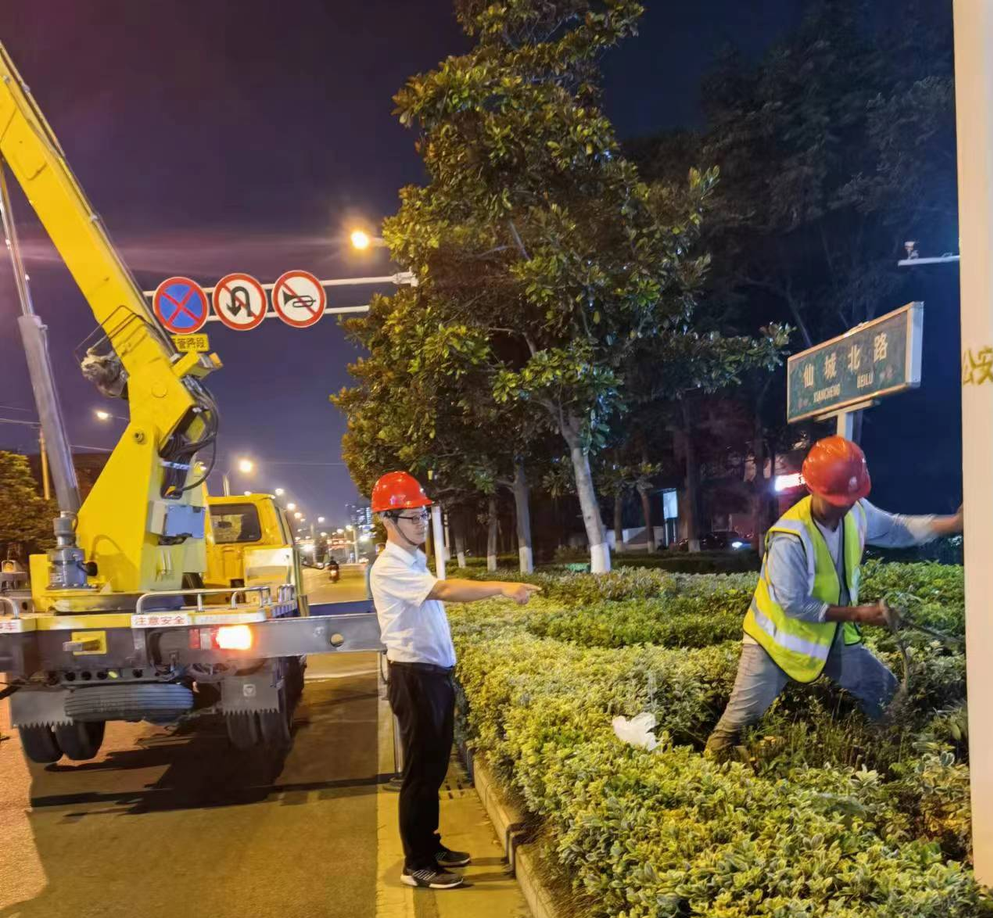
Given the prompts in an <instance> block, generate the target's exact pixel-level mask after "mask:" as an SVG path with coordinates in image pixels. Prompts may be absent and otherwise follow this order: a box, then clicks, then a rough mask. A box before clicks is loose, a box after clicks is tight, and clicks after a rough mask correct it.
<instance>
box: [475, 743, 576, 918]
mask: <svg viewBox="0 0 993 918" xmlns="http://www.w3.org/2000/svg"><path fill="white" fill-rule="evenodd" d="M460 751H462V753H463V758H464V760H465V762H466V767H467V769H468V771H469V775H470V778H471V779H472V782H473V786H474V787H475V788H476V793H477V794H478V795H479V799H480V801H481V802H482V804H483V808H484V809H485V810H486V815H487V816H488V817H489V820H490V822H491V823H492V824H493V828H494V830H495V831H496V833H497V837H498V838H499V839H500V841H501V843H502V844H503V846H504V852H505V853H506V856H507V861H508V862H509V864H510V870H511V873H513V875H514V877H515V878H516V879H517V885H518V886H520V888H521V892H522V893H523V895H524V898H525V900H526V901H527V904H528V907H529V908H530V909H531V914H532V915H533V916H534V918H563V913H562V912H561V911H560V910H559V909H558V908H557V907H556V906H555V902H554V899H553V897H552V894H551V892H550V891H549V889H548V887H546V886H545V884H544V883H543V882H542V880H541V877H540V875H539V873H538V870H537V851H536V850H535V846H534V845H533V844H529V843H528V841H527V828H526V826H527V823H526V821H525V819H524V817H523V815H522V814H521V813H520V812H518V811H517V810H516V809H515V808H514V807H512V806H510V805H509V804H507V803H506V802H504V801H503V800H502V799H501V797H500V794H499V786H498V785H497V783H496V781H494V779H493V776H492V775H491V774H490V772H489V770H488V769H487V767H486V765H485V763H484V762H482V761H480V760H479V759H478V758H477V757H475V756H473V755H472V754H471V753H469V752H467V751H466V750H464V749H463V750H460Z"/></svg>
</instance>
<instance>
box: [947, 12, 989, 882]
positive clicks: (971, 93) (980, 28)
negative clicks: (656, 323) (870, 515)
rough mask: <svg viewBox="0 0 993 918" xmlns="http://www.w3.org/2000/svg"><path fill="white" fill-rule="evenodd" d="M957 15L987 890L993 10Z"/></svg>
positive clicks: (972, 650)
mask: <svg viewBox="0 0 993 918" xmlns="http://www.w3.org/2000/svg"><path fill="white" fill-rule="evenodd" d="M954 17H955V107H956V119H957V136H958V189H959V194H958V198H959V236H960V241H961V262H960V276H961V284H962V291H961V298H962V302H961V310H962V354H961V360H962V471H963V483H964V489H965V500H966V504H967V506H968V510H967V513H966V515H965V605H966V657H967V680H968V697H969V763H970V772H971V795H972V839H973V856H974V862H975V873H976V879H977V880H979V882H981V883H983V884H986V885H993V729H991V727H993V724H991V721H990V708H991V702H993V666H991V665H990V659H989V654H990V649H991V648H993V614H991V613H990V609H989V604H990V597H993V564H990V558H991V557H993V4H991V3H990V2H989V0H955V2H954ZM958 356H959V355H956V359H957V358H958ZM949 358H951V355H949Z"/></svg>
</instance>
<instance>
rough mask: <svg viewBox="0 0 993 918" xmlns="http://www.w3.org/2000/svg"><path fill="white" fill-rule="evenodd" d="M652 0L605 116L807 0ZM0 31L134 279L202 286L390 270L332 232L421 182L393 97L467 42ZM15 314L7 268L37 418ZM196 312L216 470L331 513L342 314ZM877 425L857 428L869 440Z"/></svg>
mask: <svg viewBox="0 0 993 918" xmlns="http://www.w3.org/2000/svg"><path fill="white" fill-rule="evenodd" d="M647 6H648V12H647V14H646V16H645V18H644V20H643V23H642V29H641V32H642V34H641V37H640V38H638V39H635V40H632V41H630V42H628V43H626V44H625V45H623V46H622V48H621V49H620V50H619V51H617V52H614V54H612V55H611V56H609V57H608V58H607V59H606V62H605V73H606V107H607V112H608V114H609V115H610V116H611V117H612V118H613V119H614V122H615V124H616V125H617V128H618V132H619V134H620V136H621V137H624V138H626V137H632V136H637V135H640V134H646V133H652V132H654V131H656V130H658V129H661V128H668V127H675V126H681V125H694V124H696V123H697V122H698V120H699V118H700V107H699V81H700V76H701V75H702V73H703V72H704V71H705V70H706V69H707V67H708V65H709V63H710V61H711V59H712V56H713V54H714V52H715V51H716V50H717V49H718V48H719V47H720V46H721V45H722V44H723V43H725V42H727V41H733V42H734V43H735V44H737V45H738V46H739V47H741V48H742V49H743V50H745V51H746V52H747V53H749V54H756V53H758V52H759V51H761V49H762V48H764V47H765V46H766V45H767V44H768V43H769V42H770V41H772V40H773V39H774V38H775V37H776V36H777V35H778V34H779V33H780V32H781V31H782V30H783V29H785V28H787V27H789V26H791V25H793V24H795V22H796V20H797V17H798V16H799V15H800V13H799V9H800V7H801V6H802V4H800V3H796V2H789V0H763V2H752V3H749V4H741V3H737V2H731V0H720V2H717V0H714V2H701V3H696V4H683V3H678V4H677V3H671V2H662V0H655V2H652V0H648V2H647ZM0 40H2V41H3V43H4V44H5V45H6V47H7V49H8V51H9V52H10V54H11V55H12V57H13V59H14V61H15V63H16V64H17V66H18V68H19V69H20V71H21V73H22V75H23V76H24V78H25V79H26V80H27V82H28V83H29V85H30V86H31V88H32V90H33V92H34V94H35V96H36V98H37V99H38V101H39V103H40V105H41V107H42V109H43V111H44V112H45V114H46V115H47V117H48V120H49V121H50V123H51V124H52V126H53V128H54V130H55V132H56V134H57V135H58V137H59V139H60V141H61V142H62V145H63V147H64V148H65V150H66V153H67V156H68V158H69V161H70V164H71V165H72V167H73V169H74V171H75V172H76V174H77V176H78V177H79V179H80V181H81V183H82V185H83V187H84V188H85V189H86V192H87V194H88V196H89V197H90V199H91V201H92V202H93V204H94V206H95V208H96V209H97V211H99V212H100V213H101V215H102V216H103V218H104V221H105V223H106V225H107V227H108V229H109V231H110V233H111V235H112V237H113V238H114V240H115V242H116V243H117V245H118V247H119V249H120V250H121V252H122V254H123V256H124V258H125V260H126V261H127V263H128V265H129V266H130V267H131V269H132V270H133V271H134V273H135V274H136V276H137V278H138V281H139V283H140V284H141V285H142V287H143V288H144V289H152V288H154V287H155V286H156V285H157V284H158V283H159V281H161V280H162V279H164V278H165V277H167V276H169V275H172V274H185V275H189V276H191V277H193V278H195V279H196V280H198V281H200V282H202V283H204V284H205V285H212V284H213V283H214V281H216V280H217V279H218V278H219V277H220V276H221V275H222V274H226V273H229V272H234V271H242V272H247V273H250V274H254V275H255V276H257V277H258V278H259V279H260V280H262V281H264V282H265V281H273V280H275V278H276V277H277V276H278V275H279V274H280V273H282V272H283V271H285V270H289V269H291V268H302V269H304V270H308V271H311V272H313V273H314V274H317V275H318V276H320V277H347V276H360V275H370V274H388V273H392V272H393V270H394V269H392V268H391V267H390V265H389V263H388V260H387V258H386V256H385V255H384V254H383V253H382V251H380V252H373V253H371V254H367V255H358V254H356V253H353V252H351V251H350V249H349V247H348V246H347V244H346V242H345V239H346V234H345V230H346V228H348V227H349V226H351V225H352V224H354V223H355V222H356V221H362V222H365V223H366V224H368V225H369V226H370V227H375V226H377V224H378V222H379V220H381V219H382V217H383V216H386V215H388V214H391V213H393V212H394V211H395V209H396V207H397V190H398V189H399V188H400V187H401V186H402V185H404V184H408V183H411V182H418V181H420V180H421V179H422V173H421V169H420V164H419V161H418V158H417V157H416V155H415V152H414V149H413V143H414V134H413V133H412V132H410V131H408V130H406V129H404V128H402V127H400V125H399V124H398V122H397V121H396V119H395V118H394V117H393V116H392V115H391V110H392V107H393V103H392V101H391V96H392V95H393V93H395V92H396V90H397V89H398V88H399V87H400V86H401V85H402V84H403V82H404V80H405V79H406V78H407V77H408V76H409V75H411V74H413V73H416V72H418V71H423V70H427V69H430V68H431V67H432V66H434V65H435V64H436V63H437V62H438V61H439V60H440V59H442V58H443V57H445V56H446V55H448V54H457V53H460V52H462V51H464V50H465V49H466V48H467V39H466V38H465V37H464V36H463V35H462V33H461V32H460V30H459V29H458V27H457V25H456V23H455V20H454V16H453V14H452V10H451V6H450V4H449V3H448V2H444V0H431V2H415V3H412V2H401V0H362V2H352V0H323V2H322V0H292V2H285V0H284V2H282V3H277V2H275V0H239V2H234V0H226V2H225V0H209V2H205V0H169V2H167V3H150V2H135V0H86V2H85V3H80V2H79V0H5V2H4V3H3V4H2V7H0ZM687 165H689V164H687ZM18 215H19V218H20V224H21V227H22V235H23V236H24V237H25V241H26V248H27V250H28V253H29V255H30V263H29V268H30V270H31V274H32V283H33V293H34V299H35V305H36V308H37V310H38V312H39V313H40V314H41V315H42V317H43V318H44V319H45V320H46V321H47V322H48V324H49V326H50V328H51V339H50V340H51V349H52V359H53V364H54V366H55V370H56V375H57V379H58V384H59V390H60V392H61V394H62V397H63V400H64V406H65V408H66V414H67V418H68V425H69V432H70V439H71V441H72V442H73V443H74V444H78V445H83V446H93V447H103V448H109V447H111V446H112V445H113V442H114V441H115V439H116V435H117V434H119V432H120V430H121V428H122V426H123V425H121V424H120V423H119V422H114V423H115V424H116V425H117V426H116V429H115V428H114V427H113V426H112V425H107V424H105V423H101V422H100V421H98V420H96V419H95V417H94V414H93V411H94V409H95V408H98V407H104V408H106V409H107V410H109V411H111V412H116V413H117V414H126V412H125V411H123V410H121V409H122V408H123V407H124V406H123V405H121V404H120V403H113V402H107V401H106V400H104V399H102V397H101V396H100V395H99V394H98V393H97V392H96V391H95V390H94V389H93V388H92V387H91V386H90V385H89V384H88V383H86V382H85V381H84V380H83V379H82V377H81V375H80V374H79V372H78V370H77V369H76V367H75V366H74V363H73V359H72V350H73V348H74V346H75V345H76V344H77V343H78V342H79V341H81V340H82V339H83V338H84V337H85V336H86V335H88V334H89V333H90V332H91V331H92V329H93V326H94V320H93V317H92V315H91V314H90V312H89V310H88V308H87V306H86V304H85V302H84V301H83V299H82V297H81V296H80V294H79V292H78V290H77V289H76V288H75V286H74V285H73V283H72V281H71V278H70V277H69V275H68V272H67V271H66V270H65V268H64V267H63V266H62V265H61V263H60V261H59V259H58V257H57V255H56V253H55V251H54V249H52V248H51V246H50V245H49V244H48V243H47V240H46V239H45V238H44V236H43V234H42V233H41V231H40V230H39V229H38V228H37V225H36V223H35V221H34V218H33V214H31V213H30V212H29V210H28V208H27V205H26V204H24V203H23V202H22V203H21V206H20V209H19V214H18ZM371 289H374V288H369V287H351V288H347V287H346V288H337V289H334V288H332V291H331V295H330V298H329V304H330V305H339V306H348V305H359V304H362V303H365V302H366V301H367V298H368V295H369V293H370V292H371ZM894 305H900V304H894ZM17 311H18V305H17V301H16V296H15V291H14V287H13V284H12V282H11V278H10V272H9V268H8V266H7V265H6V264H4V265H3V267H2V268H0V320H2V321H3V323H4V328H5V331H4V332H3V335H2V339H0V340H2V350H0V405H3V406H5V407H4V408H0V416H3V417H15V418H16V417H29V416H30V415H29V414H28V413H21V412H17V411H14V410H11V409H13V408H22V409H32V408H33V405H32V400H31V394H30V386H29V383H28V379H27V371H26V367H25V364H24V360H23V356H22V354H21V350H20V343H19V340H18V337H17V334H16V330H15V325H14V318H15V316H16V314H17ZM205 330H206V331H208V333H209V334H210V337H211V344H212V346H213V348H214V349H215V350H216V351H217V352H218V353H219V354H220V356H221V357H222V359H223V361H224V364H225V366H224V369H223V370H222V371H220V372H218V373H215V374H214V375H212V376H211V377H210V379H209V382H208V384H209V386H210V388H211V390H212V391H213V393H214V395H215V396H216V397H217V399H218V401H219V403H220V407H221V411H222V426H221V436H220V449H219V467H220V466H223V465H225V464H227V463H230V462H232V461H234V459H235V458H236V457H240V456H250V457H252V458H254V459H255V460H257V461H258V463H259V471H258V473H257V474H256V475H255V476H254V477H253V478H252V479H251V480H248V479H244V478H241V477H239V476H237V475H235V477H234V479H233V485H234V487H236V488H237V489H238V490H243V489H245V488H248V487H256V488H258V489H264V490H272V489H274V488H276V487H284V488H286V489H287V491H288V492H289V493H291V494H292V495H293V496H294V498H295V499H297V502H298V503H300V504H301V505H303V506H304V507H305V509H306V510H307V511H308V515H312V516H317V515H318V514H321V515H325V516H327V517H329V518H330V519H331V520H334V521H338V520H340V519H341V518H342V514H343V507H344V504H345V503H346V502H349V501H353V500H355V499H356V498H357V494H356V492H355V489H354V487H353V485H352V484H351V481H350V479H349V477H348V473H347V470H346V469H345V468H344V467H343V466H342V465H333V464H332V463H340V452H339V450H340V440H341V435H342V432H343V431H344V427H345V425H344V419H343V418H342V417H341V416H340V415H339V414H338V413H337V411H336V410H335V409H334V408H333V407H332V406H331V405H330V404H329V403H328V400H327V397H328V394H329V393H331V392H335V391H337V390H338V389H339V388H340V387H341V386H343V385H346V384H347V383H348V382H349V378H348V375H347V373H346V369H345V368H346V364H347V363H348V362H349V361H350V360H352V359H354V357H355V356H356V352H355V351H354V349H353V348H352V347H351V346H350V345H349V344H347V343H346V342H345V340H344V336H343V334H342V331H341V329H340V328H339V327H338V325H337V323H336V321H334V320H333V319H325V320H324V321H322V322H321V323H320V324H318V325H317V326H315V327H314V328H311V329H309V330H306V331H299V330H295V329H291V328H289V327H286V326H284V325H282V323H280V322H278V321H276V320H269V321H267V322H265V323H264V324H263V325H262V326H261V327H260V328H259V329H256V330H255V331H253V332H249V333H238V332H234V331H229V330H227V329H225V328H223V327H222V326H220V325H219V323H209V324H208V325H207V326H206V329H205ZM956 350H957V347H956ZM925 372H927V364H925ZM882 410H883V409H880V411H882ZM885 429H886V425H885V423H883V422H881V423H879V424H873V425H869V427H868V428H867V437H869V438H870V441H871V439H872V438H873V437H877V438H879V439H881V440H882V439H884V438H883V437H881V436H880V435H879V433H878V431H885ZM874 431H875V432H874ZM0 447H6V448H20V449H24V450H30V449H31V435H30V431H29V430H28V429H26V428H19V427H16V426H14V425H7V424H0ZM291 463H295V464H291ZM319 463H327V465H319ZM211 486H212V489H213V490H216V491H218V492H219V491H220V482H219V480H216V481H214V480H212V482H211Z"/></svg>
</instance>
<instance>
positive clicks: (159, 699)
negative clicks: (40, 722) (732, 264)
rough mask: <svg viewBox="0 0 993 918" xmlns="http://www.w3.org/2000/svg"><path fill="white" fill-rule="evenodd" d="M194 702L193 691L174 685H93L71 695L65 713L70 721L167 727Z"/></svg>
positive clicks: (67, 700)
mask: <svg viewBox="0 0 993 918" xmlns="http://www.w3.org/2000/svg"><path fill="white" fill-rule="evenodd" d="M193 700H194V699H193V692H191V691H190V690H189V689H188V688H187V687H186V686H185V685H179V684H175V683H135V684H131V685H128V684H125V685H94V686H92V687H87V688H79V689H76V690H74V691H72V692H70V693H69V697H68V698H67V699H66V703H65V712H66V714H67V715H68V716H69V717H71V718H72V719H73V721H94V722H97V723H100V722H102V721H107V720H126V721H129V722H131V723H137V722H138V721H140V720H147V721H150V722H151V723H153V724H170V723H173V722H174V721H176V720H179V718H180V717H182V716H183V715H184V714H186V713H187V712H188V711H192V710H193Z"/></svg>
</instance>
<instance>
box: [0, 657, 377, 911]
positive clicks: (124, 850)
mask: <svg viewBox="0 0 993 918" xmlns="http://www.w3.org/2000/svg"><path fill="white" fill-rule="evenodd" d="M312 660H313V658H312ZM313 663H314V664H317V665H313V664H312V665H311V667H309V668H308V681H307V686H306V689H305V691H304V696H303V700H302V702H301V704H300V705H299V707H298V708H297V711H296V716H295V719H294V734H295V739H294V744H293V747H292V748H291V750H290V752H289V753H288V754H287V755H286V756H285V758H282V759H273V758H271V757H267V756H266V755H265V754H263V753H257V754H251V755H248V756H244V755H241V754H238V753H236V752H235V751H234V750H233V748H232V747H231V746H230V745H229V743H228V740H227V737H226V734H225V732H224V726H223V723H222V722H221V721H220V719H219V718H213V719H210V718H201V719H200V720H198V721H197V722H195V723H194V724H192V725H190V726H185V727H180V728H157V727H153V726H150V725H149V724H122V723H114V724H111V725H109V726H108V730H107V740H106V742H105V744H104V747H103V750H102V752H101V755H100V757H99V758H98V759H95V760H93V761H91V762H85V763H80V764H78V765H77V764H72V763H69V762H68V760H63V761H62V763H60V764H56V765H49V766H41V765H30V766H29V765H28V764H27V763H25V761H24V759H23V757H22V754H21V750H20V748H19V745H20V744H19V741H18V739H17V735H16V731H11V730H10V722H9V712H8V709H7V706H6V703H5V702H0V734H3V735H4V737H5V739H4V741H2V742H0V916H2V918H35V916H37V918H41V916H44V918H61V916H65V918H70V916H71V918H85V916H98V915H99V916H107V915H141V916H143V918H158V916H162V918H165V916H169V918H175V916H176V915H183V916H188V918H201V916H202V918H229V916H230V918H235V916H238V918H243V916H246V915H247V916H253V918H254V916H259V918H263V916H270V915H272V916H281V918H296V916H299V918H318V916H334V918H337V916H342V918H344V916H348V918H366V916H369V918H372V916H374V915H375V912H376V856H377V839H376V824H377V823H376V783H377V775H378V765H379V763H378V760H377V689H376V675H375V673H376V669H375V667H376V657H375V656H374V655H372V654H354V655H353V654H349V655H345V654H342V655H341V656H335V655H333V654H328V655H324V657H323V658H322V659H321V660H320V661H317V660H313Z"/></svg>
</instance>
